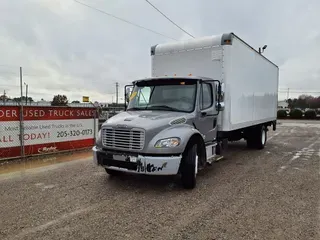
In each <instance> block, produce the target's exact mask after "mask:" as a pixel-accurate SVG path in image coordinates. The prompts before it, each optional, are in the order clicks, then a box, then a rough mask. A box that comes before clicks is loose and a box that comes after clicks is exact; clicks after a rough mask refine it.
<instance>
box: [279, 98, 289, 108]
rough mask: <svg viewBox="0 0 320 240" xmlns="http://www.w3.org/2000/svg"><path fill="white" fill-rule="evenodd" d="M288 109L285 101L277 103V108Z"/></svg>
mask: <svg viewBox="0 0 320 240" xmlns="http://www.w3.org/2000/svg"><path fill="white" fill-rule="evenodd" d="M288 107H289V104H288V103H287V101H286V100H282V101H278V108H281V109H282V108H284V109H287V108H288Z"/></svg>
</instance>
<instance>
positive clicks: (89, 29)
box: [0, 0, 320, 102]
mask: <svg viewBox="0 0 320 240" xmlns="http://www.w3.org/2000/svg"><path fill="white" fill-rule="evenodd" d="M79 1H81V2H83V3H86V4H89V5H91V6H94V7H96V8H99V9H101V10H104V11H107V12H109V13H112V14H114V15H116V16H118V17H121V18H125V19H127V20H129V21H132V22H134V23H137V24H139V25H142V26H144V27H146V28H150V29H153V30H154V31H157V32H160V33H162V34H164V35H167V36H169V37H172V38H175V39H188V38H189V36H188V35H186V34H184V33H183V32H182V31H181V30H179V29H178V28H176V27H175V26H174V25H173V24H171V23H170V22H169V21H168V20H166V19H165V18H164V17H163V16H161V15H160V14H159V13H158V12H156V11H155V10H154V9H153V8H152V7H151V6H150V5H148V4H147V3H146V1H145V0H79ZM150 1H151V2H152V3H153V4H155V5H156V6H157V7H158V8H159V9H160V10H162V11H163V12H164V13H166V14H167V15H168V16H169V17H170V18H171V19H172V20H174V21H175V22H176V23H178V24H179V25H180V26H181V27H182V28H184V29H186V30H187V31H189V32H190V33H191V34H193V35H195V36H207V35H216V34H221V33H224V32H234V33H236V34H237V35H238V36H239V37H241V38H242V39H244V40H245V41H246V42H248V43H249V44H250V45H252V46H253V47H255V48H258V47H259V46H263V45H264V44H267V45H268V48H267V50H266V52H265V56H266V57H268V58H269V59H270V60H272V61H273V62H275V63H276V64H277V65H278V66H279V68H280V84H279V87H280V88H281V89H286V88H290V89H291V92H292V93H291V94H290V97H294V96H296V95H297V94H294V93H293V92H297V91H305V92H310V91H315V92H316V91H318V92H319V95H320V61H319V58H320V34H319V33H320V28H319V23H320V1H319V0H268V1H260V0H242V1H238V0H230V1H213V0H150ZM0 13H1V14H0V22H1V25H0V46H1V47H0V91H3V90H4V89H5V90H6V92H7V94H8V95H9V96H11V97H14V96H17V95H19V85H18V84H19V66H22V67H23V73H24V81H25V82H27V83H28V84H29V95H30V96H32V97H33V98H34V99H36V100H40V99H41V98H44V99H47V100H52V97H53V95H54V94H66V95H67V96H68V98H69V99H70V100H81V96H83V95H87V96H90V98H91V99H90V100H92V101H95V100H98V101H104V102H105V101H110V100H111V98H112V95H114V92H115V82H119V83H120V86H121V89H122V87H123V86H124V85H125V84H127V83H129V82H131V81H132V80H134V79H138V78H143V77H148V76H150V74H151V71H150V69H151V68H150V46H152V45H154V44H157V43H163V42H168V41H172V40H171V39H168V38H165V37H162V36H160V35H156V34H153V33H150V32H148V31H146V30H143V29H139V28H136V27H134V26H131V25H129V24H127V23H123V22H121V21H119V20H116V19H113V18H111V17H108V16H107V15H105V14H102V13H99V12H97V11H94V10H92V9H89V8H87V7H85V6H83V5H80V4H78V3H76V2H75V1H73V0H1V1H0ZM285 96H286V94H280V98H284V97H285Z"/></svg>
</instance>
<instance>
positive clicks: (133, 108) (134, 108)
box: [127, 107, 144, 111]
mask: <svg viewBox="0 0 320 240" xmlns="http://www.w3.org/2000/svg"><path fill="white" fill-rule="evenodd" d="M130 110H133V111H135V110H137V111H139V110H144V108H137V107H132V108H128V109H127V111H130Z"/></svg>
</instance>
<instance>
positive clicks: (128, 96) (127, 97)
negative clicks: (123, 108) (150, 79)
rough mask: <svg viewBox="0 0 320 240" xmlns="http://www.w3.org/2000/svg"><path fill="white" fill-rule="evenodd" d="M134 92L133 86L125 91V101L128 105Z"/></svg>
mask: <svg viewBox="0 0 320 240" xmlns="http://www.w3.org/2000/svg"><path fill="white" fill-rule="evenodd" d="M132 90H133V87H132V86H127V87H126V89H125V101H126V102H127V103H129V101H130V95H131V93H132Z"/></svg>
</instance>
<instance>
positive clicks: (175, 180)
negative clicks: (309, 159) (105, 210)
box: [103, 141, 272, 193]
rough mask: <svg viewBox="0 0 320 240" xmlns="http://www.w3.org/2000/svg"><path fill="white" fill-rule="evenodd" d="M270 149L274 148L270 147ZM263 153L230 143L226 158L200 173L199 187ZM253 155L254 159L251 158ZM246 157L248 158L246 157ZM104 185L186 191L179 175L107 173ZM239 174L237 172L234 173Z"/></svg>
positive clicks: (236, 143) (148, 189) (142, 189)
mask: <svg viewBox="0 0 320 240" xmlns="http://www.w3.org/2000/svg"><path fill="white" fill-rule="evenodd" d="M268 147H269V148H270V147H272V146H268ZM264 151H267V149H265V150H262V151H257V150H248V148H247V147H246V143H245V142H241V141H240V142H235V143H230V145H229V146H228V152H227V153H226V155H225V157H224V158H223V159H222V160H220V161H218V162H214V163H213V164H212V165H211V166H208V167H206V168H205V169H202V170H201V171H199V172H198V176H197V187H196V188H201V186H202V181H203V180H204V179H206V178H208V177H209V178H212V177H218V175H219V172H220V171H221V170H222V169H224V168H227V167H228V166H230V165H247V164H250V162H252V159H254V158H255V157H256V156H257V155H260V154H261V153H262V152H264ZM250 155H252V157H251V156H250ZM245 156H246V157H245ZM105 174H106V176H105V177H104V180H103V181H104V183H105V184H108V185H109V186H110V187H111V188H115V189H118V190H119V189H121V190H124V191H137V190H138V191H150V190H151V191H156V192H162V193H163V192H164V191H185V189H183V187H182V185H181V182H180V177H179V175H176V176H148V175H138V174H129V173H128V174H127V173H124V174H122V175H120V176H110V175H108V174H107V173H105ZM234 174H237V172H234Z"/></svg>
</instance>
